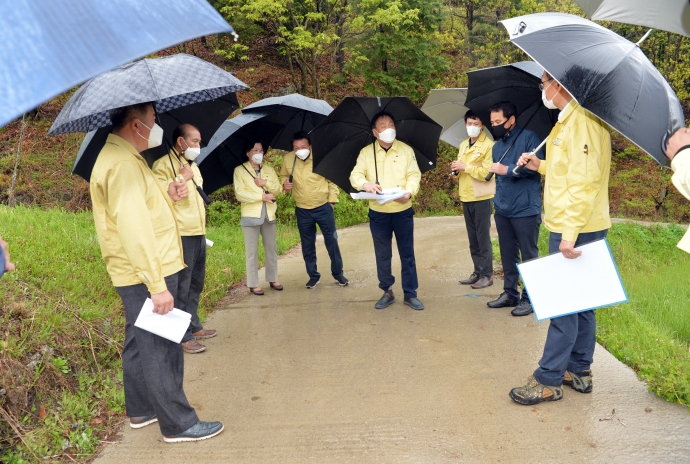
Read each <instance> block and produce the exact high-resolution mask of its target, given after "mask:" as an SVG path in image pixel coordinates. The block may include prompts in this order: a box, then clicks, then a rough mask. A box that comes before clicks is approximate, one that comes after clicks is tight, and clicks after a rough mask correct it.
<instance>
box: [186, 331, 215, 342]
mask: <svg viewBox="0 0 690 464" xmlns="http://www.w3.org/2000/svg"><path fill="white" fill-rule="evenodd" d="M192 335H194V338H196V339H197V340H203V339H205V338H213V337H215V336H216V335H218V331H217V330H213V329H201V330H200V331H198V332H194V333H193V334H192Z"/></svg>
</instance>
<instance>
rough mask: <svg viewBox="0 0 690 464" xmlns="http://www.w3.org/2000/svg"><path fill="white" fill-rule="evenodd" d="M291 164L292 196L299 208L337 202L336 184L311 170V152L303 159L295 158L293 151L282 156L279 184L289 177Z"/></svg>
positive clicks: (312, 207) (312, 160)
mask: <svg viewBox="0 0 690 464" xmlns="http://www.w3.org/2000/svg"><path fill="white" fill-rule="evenodd" d="M293 165H294V166H295V171H294V173H293V175H292V196H293V197H294V198H295V204H296V205H297V206H298V207H299V208H304V209H314V208H318V207H319V206H323V205H325V204H326V203H337V202H338V194H339V193H340V191H339V190H338V186H337V185H335V184H334V183H333V182H330V181H329V180H328V179H326V178H325V177H323V176H321V175H319V174H316V173H315V172H314V171H313V167H314V157H313V155H312V154H311V153H310V154H309V158H307V159H305V160H304V161H302V160H301V159H299V158H297V155H295V152H294V151H291V152H290V153H288V154H287V155H285V156H284V157H283V165H282V166H281V167H280V185H283V183H284V182H285V181H286V180H287V179H288V178H289V177H290V173H291V172H292V166H293Z"/></svg>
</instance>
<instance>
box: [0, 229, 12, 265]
mask: <svg viewBox="0 0 690 464" xmlns="http://www.w3.org/2000/svg"><path fill="white" fill-rule="evenodd" d="M0 248H2V254H4V255H5V272H10V271H14V264H12V263H11V262H10V252H9V251H8V245H7V242H6V241H4V240H3V239H2V237H0Z"/></svg>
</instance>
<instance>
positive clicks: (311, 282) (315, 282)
mask: <svg viewBox="0 0 690 464" xmlns="http://www.w3.org/2000/svg"><path fill="white" fill-rule="evenodd" d="M317 285H319V279H309V282H307V288H314V287H316V286H317Z"/></svg>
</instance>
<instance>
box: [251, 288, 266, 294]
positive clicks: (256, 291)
mask: <svg viewBox="0 0 690 464" xmlns="http://www.w3.org/2000/svg"><path fill="white" fill-rule="evenodd" d="M257 289H258V290H257ZM249 293H253V294H254V295H258V296H261V295H263V294H264V291H263V290H261V288H260V287H254V288H250V289H249Z"/></svg>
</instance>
